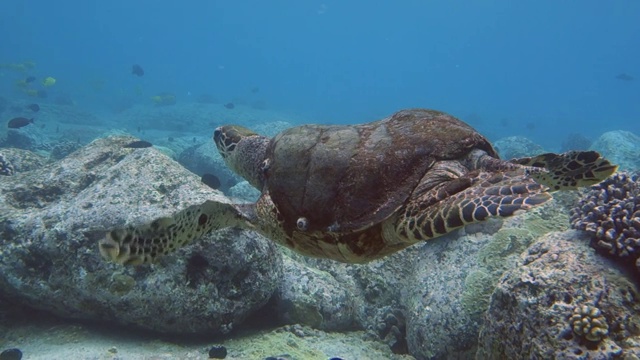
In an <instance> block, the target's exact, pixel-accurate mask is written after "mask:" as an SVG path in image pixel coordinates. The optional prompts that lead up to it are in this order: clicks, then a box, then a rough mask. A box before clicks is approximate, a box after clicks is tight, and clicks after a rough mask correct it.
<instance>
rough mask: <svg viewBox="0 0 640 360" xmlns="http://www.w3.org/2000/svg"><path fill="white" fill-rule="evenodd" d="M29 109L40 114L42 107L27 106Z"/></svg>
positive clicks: (35, 105)
mask: <svg viewBox="0 0 640 360" xmlns="http://www.w3.org/2000/svg"><path fill="white" fill-rule="evenodd" d="M26 108H27V109H29V110H31V111H33V112H38V111H40V106H38V104H29V105H27V106H26Z"/></svg>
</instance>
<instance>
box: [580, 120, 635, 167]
mask: <svg viewBox="0 0 640 360" xmlns="http://www.w3.org/2000/svg"><path fill="white" fill-rule="evenodd" d="M591 150H595V151H598V152H599V153H600V154H602V155H603V156H605V157H606V158H607V159H609V160H610V161H611V162H612V163H614V164H618V165H620V170H626V171H638V170H640V137H638V136H637V135H635V134H633V133H631V132H629V131H624V130H616V131H609V132H606V133H604V134H602V135H600V137H599V138H598V139H597V140H596V141H595V142H594V143H593V145H591Z"/></svg>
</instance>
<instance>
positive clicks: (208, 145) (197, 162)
mask: <svg viewBox="0 0 640 360" xmlns="http://www.w3.org/2000/svg"><path fill="white" fill-rule="evenodd" d="M178 162H179V163H180V164H182V166H184V167H186V168H187V169H189V170H191V171H192V172H194V173H195V174H198V175H200V176H202V175H203V174H206V173H210V174H215V175H216V176H217V177H218V179H220V183H221V187H220V190H221V191H228V189H229V187H230V185H231V184H236V183H238V182H241V181H242V180H243V179H242V178H240V177H239V176H238V175H236V174H235V173H234V172H233V171H231V170H230V169H229V168H228V167H227V165H226V164H225V163H224V160H223V159H222V156H220V153H219V152H218V149H217V148H216V146H215V144H214V143H213V140H211V141H207V142H205V143H204V144H200V145H196V146H193V147H190V148H188V149H186V150H185V151H183V152H182V153H181V154H180V155H179V156H178Z"/></svg>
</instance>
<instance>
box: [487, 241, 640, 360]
mask: <svg viewBox="0 0 640 360" xmlns="http://www.w3.org/2000/svg"><path fill="white" fill-rule="evenodd" d="M520 258H521V262H522V263H521V266H519V267H516V268H513V269H511V270H508V271H506V272H505V273H504V275H503V276H502V278H500V281H499V282H498V284H497V286H496V288H495V290H494V292H493V294H492V295H491V302H490V305H489V310H488V311H487V313H486V315H485V316H484V319H483V323H482V328H481V331H480V335H479V337H478V351H477V353H476V359H478V360H480V359H575V360H577V359H638V358H640V357H639V355H640V341H638V339H639V338H640V337H639V334H640V332H639V331H638V330H639V329H640V328H639V327H638V324H639V320H640V318H639V317H638V314H640V312H638V311H639V310H640V303H639V302H638V301H637V298H638V294H639V293H638V285H637V283H635V282H634V281H633V280H632V279H630V278H629V277H628V276H627V273H626V272H625V271H623V270H622V269H620V268H619V267H617V266H615V264H614V261H612V260H610V259H608V258H605V257H603V256H599V255H598V254H596V253H595V252H594V251H593V249H591V247H590V246H589V245H588V235H587V234H586V233H584V232H580V231H576V230H569V231H565V232H552V233H549V234H547V235H545V236H543V237H542V238H540V239H539V240H537V241H536V242H535V243H534V244H532V245H531V246H530V247H529V248H528V249H527V250H526V251H525V252H524V253H523V254H522V255H521V257H520ZM576 308H577V310H576ZM605 318H606V319H605Z"/></svg>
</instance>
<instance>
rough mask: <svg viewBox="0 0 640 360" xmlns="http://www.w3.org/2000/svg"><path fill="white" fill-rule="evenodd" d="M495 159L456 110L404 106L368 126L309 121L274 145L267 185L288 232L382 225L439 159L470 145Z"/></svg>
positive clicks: (461, 153)
mask: <svg viewBox="0 0 640 360" xmlns="http://www.w3.org/2000/svg"><path fill="white" fill-rule="evenodd" d="M474 148H476V149H481V150H484V151H486V152H487V153H488V154H489V155H490V156H493V157H496V158H497V157H498V155H497V153H496V152H495V150H494V149H493V147H492V146H491V144H490V143H489V141H488V140H487V139H486V138H485V137H484V136H482V135H481V134H479V133H478V132H476V131H475V130H474V129H473V128H471V127H470V126H469V125H467V124H465V123H464V122H462V121H460V120H458V119H456V118H454V117H453V116H451V115H448V114H445V113H442V112H438V111H433V110H424V109H412V110H404V111H399V112H397V113H395V114H393V115H392V116H390V117H388V118H386V119H383V120H380V121H375V122H371V123H367V124H360V125H350V126H321V125H305V126H299V127H295V128H291V129H288V130H285V131H283V132H282V133H280V134H279V135H277V136H276V137H275V138H274V139H273V140H272V141H271V143H270V146H269V149H268V150H267V158H268V159H269V161H270V167H269V169H268V172H267V173H266V175H265V176H266V178H267V188H268V189H269V192H270V194H271V198H272V199H273V202H274V203H275V204H276V206H277V207H278V209H279V211H280V212H281V213H282V216H283V217H284V219H285V222H284V225H283V226H284V227H285V229H287V230H288V231H293V230H295V229H297V220H298V219H299V218H301V217H304V218H306V219H307V220H308V222H307V223H308V230H310V231H314V230H317V231H326V230H327V229H329V230H330V231H341V232H348V231H355V230H360V229H363V228H367V227H369V226H371V225H372V224H376V223H380V222H381V221H383V220H384V219H386V218H387V217H389V216H391V214H393V213H394V212H395V211H397V209H398V208H399V207H400V206H401V205H402V204H403V203H404V202H405V201H406V200H407V199H408V198H409V197H410V195H411V194H412V192H413V190H414V189H415V187H416V186H417V185H418V184H419V182H420V180H421V179H422V178H423V176H424V175H425V173H427V172H428V171H429V169H430V168H431V167H432V166H433V164H434V163H435V162H436V161H442V160H457V159H459V158H461V157H463V156H465V155H466V154H468V153H469V151H470V150H471V149H474Z"/></svg>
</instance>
